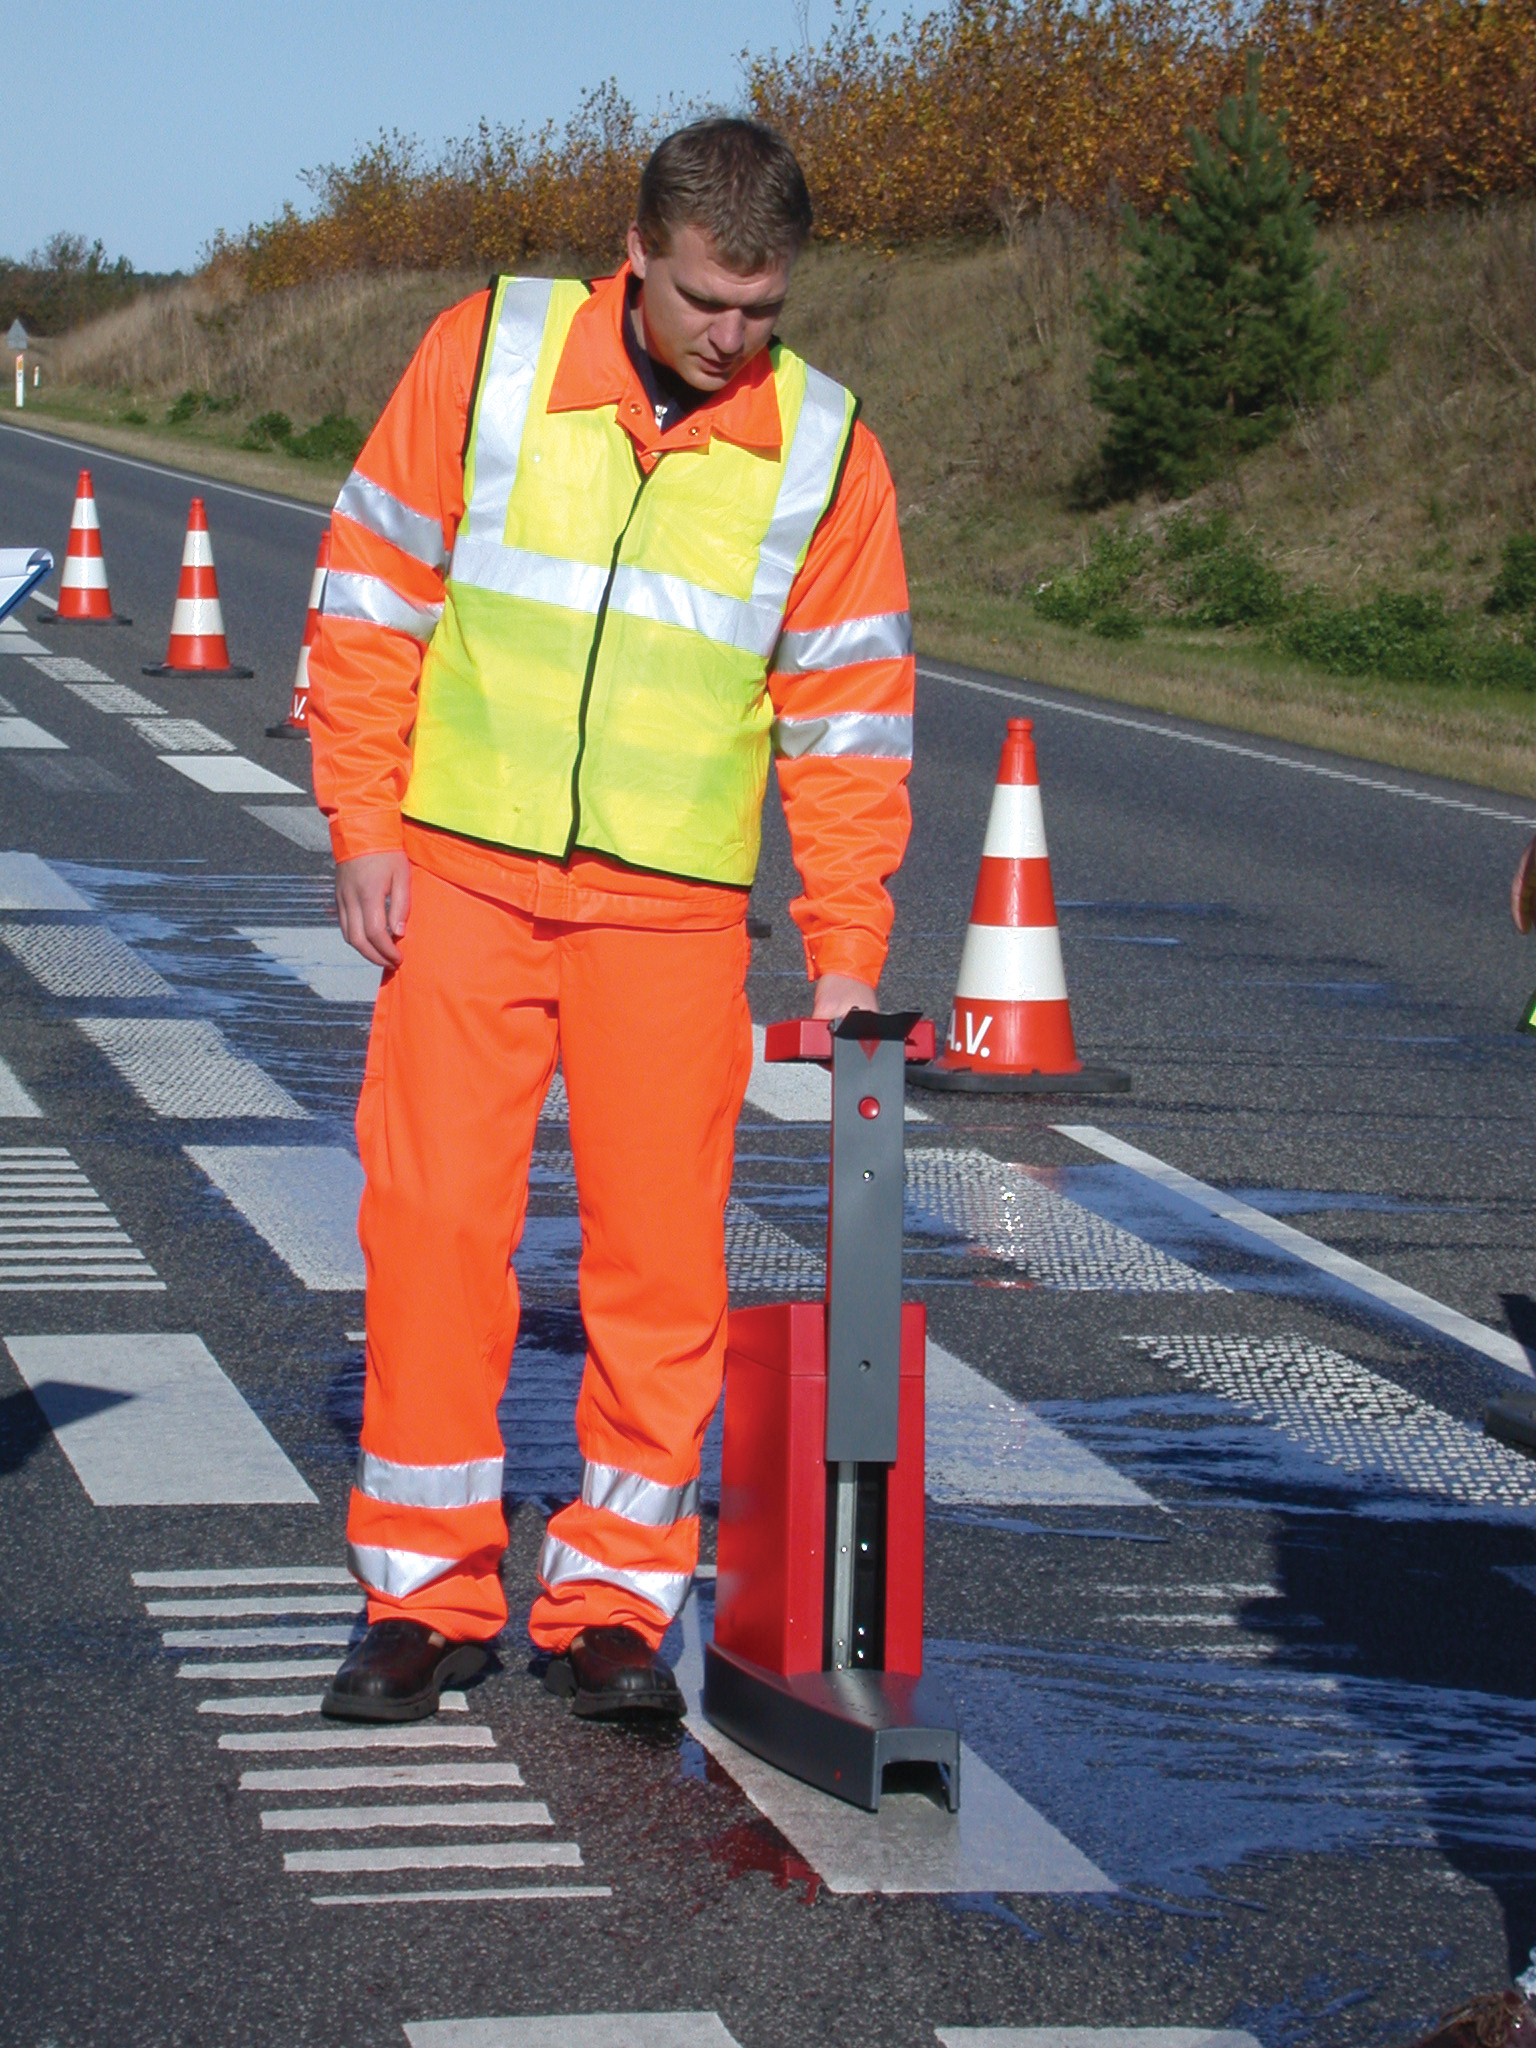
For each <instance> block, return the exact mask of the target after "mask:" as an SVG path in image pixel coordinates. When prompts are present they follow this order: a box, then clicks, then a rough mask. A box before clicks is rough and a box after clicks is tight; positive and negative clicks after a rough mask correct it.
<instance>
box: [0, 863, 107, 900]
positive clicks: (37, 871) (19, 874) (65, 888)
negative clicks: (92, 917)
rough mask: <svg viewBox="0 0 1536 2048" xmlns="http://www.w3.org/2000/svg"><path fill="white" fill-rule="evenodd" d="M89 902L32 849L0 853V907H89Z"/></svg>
mask: <svg viewBox="0 0 1536 2048" xmlns="http://www.w3.org/2000/svg"><path fill="white" fill-rule="evenodd" d="M91 908H92V906H91V904H89V903H88V902H87V901H86V899H85V898H84V897H83V896H82V895H81V894H80V891H79V890H78V889H75V888H72V887H71V886H70V884H69V883H68V882H66V881H65V880H64V878H63V877H62V876H61V875H58V874H56V873H55V872H54V870H53V869H52V868H51V867H50V866H49V865H48V863H47V861H45V860H39V858H38V857H37V855H36V854H35V853H0V910H89V909H91Z"/></svg>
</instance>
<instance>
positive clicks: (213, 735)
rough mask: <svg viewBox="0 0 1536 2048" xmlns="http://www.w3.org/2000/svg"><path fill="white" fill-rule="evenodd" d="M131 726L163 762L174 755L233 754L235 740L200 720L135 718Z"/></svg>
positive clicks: (131, 719) (163, 717)
mask: <svg viewBox="0 0 1536 2048" xmlns="http://www.w3.org/2000/svg"><path fill="white" fill-rule="evenodd" d="M128 723H129V724H130V725H131V726H132V727H133V729H134V731H135V732H136V733H137V734H138V736H139V738H140V739H141V740H146V741H148V743H149V745H150V746H152V747H153V748H154V750H155V752H156V753H157V754H158V755H159V756H160V758H161V759H162V760H164V759H165V758H166V756H167V755H171V754H232V753H233V752H234V751H235V743H234V741H233V740H227V739H225V737H224V735H223V733H221V732H215V731H214V730H213V728H212V726H210V725H204V724H203V723H202V722H201V721H200V720H199V719H196V718H168V717H165V716H161V717H159V718H135V717H130V718H129V720H128Z"/></svg>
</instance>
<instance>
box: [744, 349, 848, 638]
mask: <svg viewBox="0 0 1536 2048" xmlns="http://www.w3.org/2000/svg"><path fill="white" fill-rule="evenodd" d="M847 418H848V394H847V393H846V392H845V391H844V390H843V387H842V385H841V384H834V383H833V382H832V379H831V378H830V377H824V376H823V375H822V374H821V372H820V370H813V369H812V368H811V366H810V364H809V363H807V364H806V366H805V397H804V399H803V401H802V402H801V406H800V417H799V419H798V420H797V421H796V422H795V438H794V440H793V441H791V443H790V444H789V458H788V460H787V461H786V462H785V464H784V475H783V477H782V479H781V481H780V483H779V495H778V501H777V503H776V504H775V505H774V508H773V518H772V520H771V522H770V523H769V527H768V531H767V533H766V534H765V535H764V536H763V546H762V552H761V554H759V556H758V558H757V574H756V576H755V577H754V578H753V579H752V604H753V608H754V610H756V611H758V612H760V613H761V614H762V615H763V617H764V618H772V619H775V620H782V618H783V617H784V609H785V607H786V605H787V604H788V603H789V592H790V586H791V585H792V584H793V582H794V580H795V572H796V570H797V569H798V568H799V566H800V557H801V556H802V555H803V554H804V553H805V550H806V549H807V548H808V547H809V546H810V543H811V535H812V534H813V533H814V532H815V531H816V528H817V526H818V525H819V524H820V521H821V515H822V513H823V512H824V511H825V510H826V507H827V497H828V493H829V492H830V490H831V488H832V478H833V472H834V471H835V470H836V468H837V465H838V461H839V459H840V458H841V455H842V449H843V433H844V428H845V425H846V423H847ZM772 644H773V643H772V642H771V641H770V642H769V648H770V649H771V647H772ZM765 651H767V650H765Z"/></svg>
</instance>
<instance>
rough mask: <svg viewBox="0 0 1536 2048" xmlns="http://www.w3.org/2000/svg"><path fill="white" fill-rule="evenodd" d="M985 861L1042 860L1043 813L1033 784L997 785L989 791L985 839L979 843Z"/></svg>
mask: <svg viewBox="0 0 1536 2048" xmlns="http://www.w3.org/2000/svg"><path fill="white" fill-rule="evenodd" d="M981 852H982V858H983V859H984V860H1044V859H1045V858H1046V845H1045V813H1044V811H1043V810H1042V809H1041V807H1040V786H1039V784H1038V783H1034V782H999V783H997V784H995V785H994V787H993V790H992V808H991V810H990V811H989V812H988V814H987V836H986V838H985V839H984V840H983V841H982V843H981Z"/></svg>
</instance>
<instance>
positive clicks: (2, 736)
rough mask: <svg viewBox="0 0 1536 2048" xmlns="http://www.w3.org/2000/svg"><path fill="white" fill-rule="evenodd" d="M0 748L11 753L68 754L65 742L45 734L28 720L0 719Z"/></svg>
mask: <svg viewBox="0 0 1536 2048" xmlns="http://www.w3.org/2000/svg"><path fill="white" fill-rule="evenodd" d="M0 748H5V749H8V750H9V751H11V752H13V753H31V754H36V753H45V752H46V753H59V754H67V753H68V752H69V747H68V743H67V742H66V741H64V740H61V739H58V738H57V737H56V736H55V735H54V734H53V733H51V732H46V731H45V730H44V729H43V727H42V726H40V725H37V724H35V723H34V722H33V720H32V719H30V718H0Z"/></svg>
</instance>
